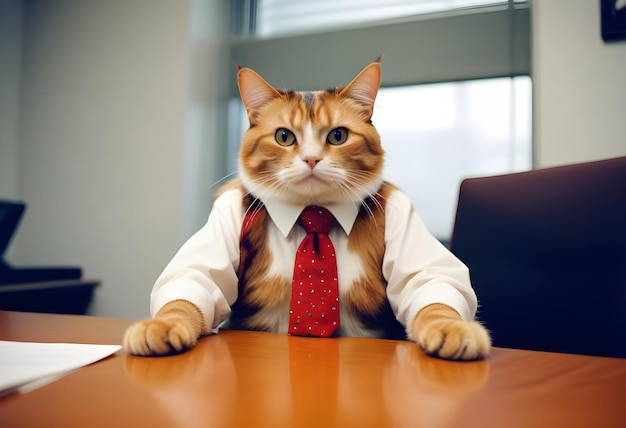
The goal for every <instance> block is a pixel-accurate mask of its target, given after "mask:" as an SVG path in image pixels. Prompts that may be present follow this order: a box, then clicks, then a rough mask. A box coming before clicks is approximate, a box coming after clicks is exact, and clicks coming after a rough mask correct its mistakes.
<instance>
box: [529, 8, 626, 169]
mask: <svg viewBox="0 0 626 428" xmlns="http://www.w3.org/2000/svg"><path fill="white" fill-rule="evenodd" d="M532 22H533V24H532V25H533V43H532V49H533V72H532V75H533V84H534V142H535V159H536V166H538V167H542V166H552V165H558V164H565V163H572V162H581V161H589V160H596V159H602V158H609V157H616V156H626V124H625V123H626V122H625V121H626V41H621V42H616V43H610V44H607V43H604V41H603V40H602V37H601V36H600V2H599V1H596V0H533V2H532Z"/></svg>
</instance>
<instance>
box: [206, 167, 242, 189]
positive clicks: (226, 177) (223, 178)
mask: <svg viewBox="0 0 626 428" xmlns="http://www.w3.org/2000/svg"><path fill="white" fill-rule="evenodd" d="M237 174H238V171H233V172H231V173H228V174H226V175H225V176H223V177H222V178H220V179H219V180H217V181H216V182H215V183H213V184H211V185H210V186H209V188H208V189H207V190H210V189H212V188H214V187H215V186H217V185H218V184H222V183H224V182H225V181H228V180H229V179H230V178H232V177H234V176H236V175H237Z"/></svg>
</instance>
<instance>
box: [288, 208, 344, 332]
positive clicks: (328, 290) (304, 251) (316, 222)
mask: <svg viewBox="0 0 626 428" xmlns="http://www.w3.org/2000/svg"><path fill="white" fill-rule="evenodd" d="M334 222H335V218H334V217H333V215H332V214H331V213H330V211H328V210H327V209H326V208H323V207H318V206H309V207H306V208H305V209H304V210H303V211H302V214H301V215H300V219H299V223H300V225H301V226H302V227H303V228H304V230H305V231H306V232H307V235H306V236H305V238H304V239H303V240H302V242H301V243H300V246H299V247H298V251H297V253H296V262H295V266H294V271H293V281H292V284H291V307H290V310H289V334H292V335H297V336H319V337H329V336H331V335H332V334H333V333H334V332H335V330H337V329H338V328H339V284H338V281H337V261H336V259H335V247H334V246H333V243H332V241H331V240H330V238H329V237H328V232H329V231H330V229H331V227H332V225H333V223H334Z"/></svg>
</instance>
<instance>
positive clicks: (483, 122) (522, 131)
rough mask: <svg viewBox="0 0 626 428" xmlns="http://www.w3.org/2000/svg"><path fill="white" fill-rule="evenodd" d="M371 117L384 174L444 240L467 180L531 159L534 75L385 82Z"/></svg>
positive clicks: (523, 165) (527, 166)
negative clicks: (388, 84)
mask: <svg viewBox="0 0 626 428" xmlns="http://www.w3.org/2000/svg"><path fill="white" fill-rule="evenodd" d="M372 121H373V123H374V125H375V126H376V128H377V129H378V132H379V133H380V135H381V139H382V142H383V147H384V149H385V151H386V163H385V178H386V179H387V180H389V181H391V182H392V183H394V184H396V185H398V186H399V187H400V188H401V189H402V190H404V192H405V193H407V195H408V196H409V197H410V198H411V200H412V202H413V204H414V206H415V208H416V209H417V211H418V212H419V213H420V215H421V217H422V219H423V220H424V222H425V223H426V226H427V227H428V229H429V230H430V232H431V233H433V234H434V235H435V236H436V237H437V238H439V239H440V240H441V241H444V242H446V241H448V240H449V239H450V235H451V232H452V226H453V223H454V215H455V212H456V202H457V197H458V188H459V185H460V182H461V180H462V179H463V178H466V177H470V176H481V175H492V174H501V173H507V172H513V171H522V170H528V169H530V168H531V165H532V144H531V82H530V78H529V77H515V78H500V79H485V80H476V81H468V82H460V83H443V84H433V85H418V86H409V87H398V88H388V89H385V88H383V89H381V90H380V92H379V95H378V97H377V99H376V108H375V110H374V116H373V119H372Z"/></svg>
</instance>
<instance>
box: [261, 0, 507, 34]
mask: <svg viewBox="0 0 626 428" xmlns="http://www.w3.org/2000/svg"><path fill="white" fill-rule="evenodd" d="M502 4H505V5H506V4H507V0H393V1H381V0H341V1H337V0H299V1H293V0H258V2H257V14H256V26H255V29H254V34H255V36H257V37H269V36H277V35H285V34H294V33H302V32H311V31H319V30H324V29H326V30H328V29H333V28H338V27H341V26H346V25H354V24H357V23H368V22H379V21H383V20H387V19H393V18H401V17H407V16H414V15H421V14H428V13H435V12H442V11H449V10H455V9H457V10H458V9H467V8H472V7H476V6H483V7H484V6H488V5H502Z"/></svg>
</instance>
